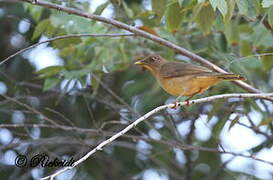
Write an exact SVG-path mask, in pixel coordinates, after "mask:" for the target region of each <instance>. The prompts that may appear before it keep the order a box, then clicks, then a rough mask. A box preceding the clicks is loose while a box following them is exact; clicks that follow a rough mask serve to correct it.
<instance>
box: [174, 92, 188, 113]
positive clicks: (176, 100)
mask: <svg viewBox="0 0 273 180" xmlns="http://www.w3.org/2000/svg"><path fill="white" fill-rule="evenodd" d="M184 92H185V90H183V92H182V93H181V94H180V95H179V96H178V97H177V98H176V99H175V101H174V102H173V103H174V106H173V107H172V109H176V108H177V107H178V106H179V99H180V98H181V97H182V96H183V94H184Z"/></svg>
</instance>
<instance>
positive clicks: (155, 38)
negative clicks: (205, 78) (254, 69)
mask: <svg viewBox="0 0 273 180" xmlns="http://www.w3.org/2000/svg"><path fill="white" fill-rule="evenodd" d="M19 1H23V2H27V3H31V4H33V5H38V6H43V7H47V8H50V9H56V10H58V11H63V12H67V13H69V14H74V15H77V16H81V17H85V18H88V19H92V20H95V21H100V22H104V23H106V24H111V25H113V26H115V27H117V28H120V29H125V30H127V31H129V32H132V33H134V34H135V35H138V36H141V37H144V38H147V39H150V40H152V41H154V42H157V43H159V44H161V45H163V46H166V47H169V48H171V49H173V50H174V51H176V52H177V53H180V54H183V55H184V56H187V57H189V58H191V59H192V60H194V61H197V62H199V63H201V64H202V65H204V66H207V67H208V68H210V69H212V70H215V71H217V72H222V73H227V72H226V71H225V70H224V69H222V68H220V67H219V66H216V65H215V64H213V63H211V62H210V61H208V60H207V59H205V58H202V57H201V56H198V55H196V54H194V53H192V52H190V51H188V50H186V49H184V48H182V47H180V46H177V45H175V44H173V43H171V42H169V41H167V40H165V39H163V38H161V37H158V36H155V35H153V34H150V33H147V32H145V31H142V30H141V29H138V28H136V27H133V26H130V25H127V24H125V23H122V22H119V21H116V20H114V19H110V18H105V17H102V16H98V15H94V14H89V13H86V12H83V11H81V10H77V9H74V8H68V7H64V6H62V5H57V4H53V3H49V2H45V1H40V0H39V1H33V0H19ZM234 83H235V84H237V85H238V86H240V87H241V88H243V89H245V90H246V91H248V92H252V93H262V92H261V91H260V90H258V89H256V88H254V87H252V86H251V85H249V84H247V83H245V82H243V81H234ZM269 99H270V100H271V101H273V98H269Z"/></svg>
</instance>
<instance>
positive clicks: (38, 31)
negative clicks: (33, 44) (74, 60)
mask: <svg viewBox="0 0 273 180" xmlns="http://www.w3.org/2000/svg"><path fill="white" fill-rule="evenodd" d="M49 24H50V21H49V19H44V20H42V21H41V22H40V23H39V24H38V25H37V26H36V27H35V30H34V33H33V35H32V38H31V39H32V40H34V39H36V38H37V37H39V36H40V35H41V34H42V33H43V32H45V31H46V29H47V27H48V26H49Z"/></svg>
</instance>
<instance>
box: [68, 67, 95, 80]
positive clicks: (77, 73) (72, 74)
mask: <svg viewBox="0 0 273 180" xmlns="http://www.w3.org/2000/svg"><path fill="white" fill-rule="evenodd" d="M88 73H90V70H88V69H81V70H71V71H63V75H64V77H65V79H80V78H81V77H82V76H84V75H86V74H88Z"/></svg>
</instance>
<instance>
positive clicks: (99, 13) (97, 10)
mask: <svg viewBox="0 0 273 180" xmlns="http://www.w3.org/2000/svg"><path fill="white" fill-rule="evenodd" d="M108 5H109V1H106V2H105V3H103V4H101V5H99V6H98V7H97V9H96V11H95V12H94V14H96V15H101V13H102V12H103V11H104V9H105V8H106V7H107V6H108Z"/></svg>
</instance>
